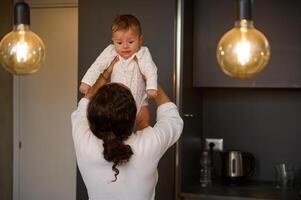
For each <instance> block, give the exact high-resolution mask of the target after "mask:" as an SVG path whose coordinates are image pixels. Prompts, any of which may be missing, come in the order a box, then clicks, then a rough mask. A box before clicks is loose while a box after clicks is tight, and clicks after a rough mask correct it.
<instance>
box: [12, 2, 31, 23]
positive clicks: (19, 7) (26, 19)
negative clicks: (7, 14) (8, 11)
mask: <svg viewBox="0 0 301 200" xmlns="http://www.w3.org/2000/svg"><path fill="white" fill-rule="evenodd" d="M14 12H15V13H14V25H19V24H25V25H30V12H29V6H28V4H27V3H25V2H17V3H16V4H15V10H14Z"/></svg>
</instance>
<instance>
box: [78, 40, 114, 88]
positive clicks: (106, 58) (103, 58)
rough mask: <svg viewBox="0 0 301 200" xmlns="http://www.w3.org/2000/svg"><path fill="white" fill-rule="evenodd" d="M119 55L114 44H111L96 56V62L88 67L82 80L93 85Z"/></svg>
mask: <svg viewBox="0 0 301 200" xmlns="http://www.w3.org/2000/svg"><path fill="white" fill-rule="evenodd" d="M116 56H117V53H116V51H115V49H114V46H113V45H112V44H110V45H109V46H107V47H106V48H105V49H104V50H103V51H102V52H101V54H100V55H99V56H98V57H97V58H96V60H95V61H94V63H93V64H92V65H91V67H90V68H89V69H88V71H87V72H86V74H85V75H84V77H83V79H82V81H81V82H83V83H86V84H88V85H90V86H92V85H93V84H94V83H95V82H96V80H97V78H98V77H99V75H100V74H101V73H103V71H104V70H105V69H106V68H107V67H108V66H109V65H110V63H111V62H112V61H113V59H114V58H115V57H116Z"/></svg>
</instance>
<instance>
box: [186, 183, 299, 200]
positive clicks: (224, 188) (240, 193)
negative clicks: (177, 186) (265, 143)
mask: <svg viewBox="0 0 301 200" xmlns="http://www.w3.org/2000/svg"><path fill="white" fill-rule="evenodd" d="M299 191H300V186H296V187H295V188H294V189H289V190H285V189H277V188H276V187H275V183H274V182H268V181H252V182H248V183H247V184H244V185H236V186H231V185H224V184H222V183H214V184H213V185H212V186H211V187H207V188H202V187H201V186H200V185H198V184H196V185H193V186H191V187H188V188H184V190H183V192H182V197H183V199H184V200H268V199H270V200H271V199H273V200H275V199H280V200H298V199H300V200H301V196H300V195H299Z"/></svg>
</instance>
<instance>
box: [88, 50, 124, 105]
mask: <svg viewBox="0 0 301 200" xmlns="http://www.w3.org/2000/svg"><path fill="white" fill-rule="evenodd" d="M118 60H119V59H118V56H116V57H115V58H114V60H113V61H112V62H111V64H110V65H109V67H108V68H107V69H106V70H105V71H104V72H103V73H102V74H100V76H99V77H98V79H97V80H96V82H95V83H94V85H93V86H92V87H91V88H90V89H89V91H88V93H87V94H86V95H85V98H87V99H91V98H92V97H93V96H94V95H95V94H96V92H97V91H98V89H99V88H100V87H101V86H103V85H104V84H106V83H107V81H108V79H109V78H110V76H111V74H112V72H113V67H114V65H115V64H116V63H117V62H118Z"/></svg>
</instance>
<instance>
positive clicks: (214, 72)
mask: <svg viewBox="0 0 301 200" xmlns="http://www.w3.org/2000/svg"><path fill="white" fill-rule="evenodd" d="M183 3H184V16H183V22H184V29H183V57H182V61H183V66H182V72H183V73H182V75H181V78H182V81H181V85H182V95H181V97H182V101H181V111H182V113H183V119H184V124H185V126H184V131H183V135H182V137H181V141H180V143H181V145H180V146H181V151H180V160H181V162H180V163H181V164H180V168H181V194H182V197H183V198H184V199H227V198H228V199H258V198H259V199H260V197H252V196H251V195H250V196H248V195H246V196H245V197H239V195H237V194H236V193H235V190H236V189H237V187H232V189H231V187H230V188H228V187H225V188H223V189H221V190H227V192H228V194H227V193H223V192H221V191H215V190H214V189H213V190H210V191H205V190H203V189H202V188H201V187H200V184H199V177H200V176H199V173H200V168H199V161H200V155H201V149H202V147H204V146H203V142H204V139H205V138H222V139H223V141H224V150H228V149H237V150H241V151H248V152H251V153H252V154H253V155H254V156H255V172H254V174H253V176H252V177H251V178H250V179H249V180H250V182H251V181H259V183H262V182H265V181H268V182H270V183H269V184H268V185H267V187H266V189H262V188H255V189H254V190H253V191H251V192H250V190H249V189H250V188H249V187H247V188H246V192H247V193H248V192H250V193H253V194H255V193H257V194H260V195H263V196H265V199H269V198H270V199H300V196H298V191H297V190H298V189H299V188H300V185H301V176H300V169H301V168H300V167H301V159H300V156H299V154H300V151H299V150H300V148H299V147H300V145H301V143H300V141H301V135H300V134H299V133H300V131H301V124H300V118H301V113H300V112H301V104H300V102H301V90H300V89H301V88H300V83H301V71H300V69H301V68H300V65H301V59H300V58H301V48H300V44H301V41H300V35H301V14H300V12H299V10H300V9H301V2H300V1H298V0H289V1H285V0H278V1H272V0H261V1H254V10H253V14H254V21H255V26H256V27H257V28H258V29H259V30H261V31H263V32H265V33H266V35H267V38H268V39H269V41H270V43H271V47H272V51H271V52H272V56H271V60H270V63H269V64H268V66H267V68H266V69H264V71H262V73H261V74H259V76H258V77H256V78H255V79H254V80H253V79H252V80H247V81H242V80H234V79H231V78H230V77H228V76H226V75H225V74H223V72H222V71H221V70H220V69H219V67H218V64H217V61H216V58H215V48H216V45H217V42H218V39H219V38H220V37H221V36H222V35H223V34H224V33H225V32H226V31H227V30H229V29H231V28H232V27H233V24H234V12H233V10H234V9H233V3H234V1H218V0H184V1H183ZM277 12H281V13H282V14H281V15H280V16H279V15H277ZM276 15H277V16H276ZM276 27H278V28H276ZM277 163H290V164H292V165H294V166H296V167H297V168H298V169H299V171H298V175H297V180H296V190H292V191H279V190H276V189H275V187H274V182H273V181H274V180H275V171H274V170H275V169H274V167H275V165H276V164H277ZM218 173H219V174H220V171H218ZM214 187H216V186H214ZM192 188H193V189H192ZM258 191H261V192H262V193H261V192H258ZM219 193H221V194H219ZM230 193H231V194H232V195H233V196H231V195H229V194H230ZM243 195H244V194H243ZM227 196H228V197H227ZM229 196H230V197H229Z"/></svg>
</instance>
